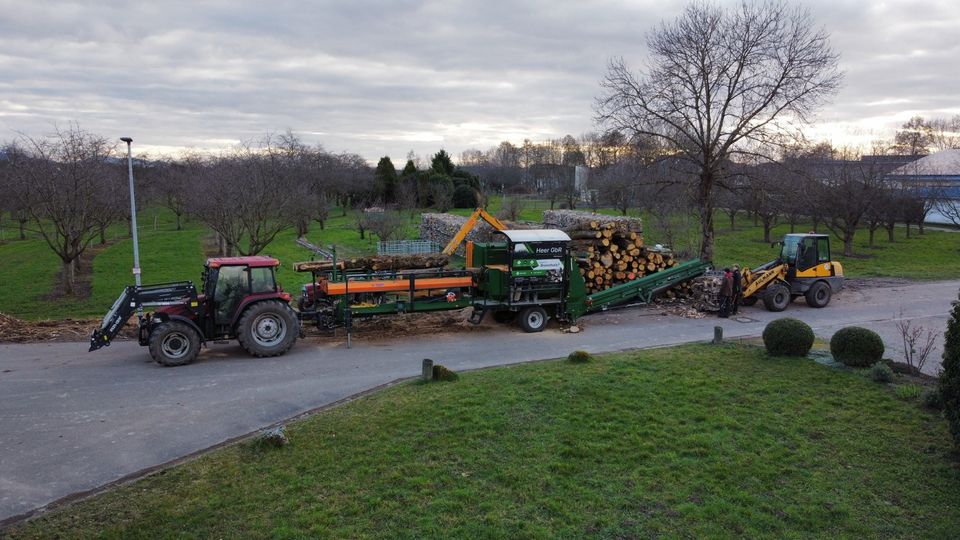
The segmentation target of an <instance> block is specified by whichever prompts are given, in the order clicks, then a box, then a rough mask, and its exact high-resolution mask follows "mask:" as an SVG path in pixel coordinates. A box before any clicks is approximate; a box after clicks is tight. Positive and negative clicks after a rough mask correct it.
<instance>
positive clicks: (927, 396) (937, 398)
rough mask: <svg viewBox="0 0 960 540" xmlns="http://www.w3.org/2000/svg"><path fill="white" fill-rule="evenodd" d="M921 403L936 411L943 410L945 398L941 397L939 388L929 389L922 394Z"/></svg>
mask: <svg viewBox="0 0 960 540" xmlns="http://www.w3.org/2000/svg"><path fill="white" fill-rule="evenodd" d="M920 401H922V402H923V406H924V407H926V408H928V409H933V410H936V411H939V410H942V409H943V397H942V396H941V395H940V389H939V388H927V389H926V390H924V391H923V393H922V394H920Z"/></svg>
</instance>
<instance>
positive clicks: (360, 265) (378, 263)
mask: <svg viewBox="0 0 960 540" xmlns="http://www.w3.org/2000/svg"><path fill="white" fill-rule="evenodd" d="M448 259H449V258H448V257H447V256H446V255H444V254H442V253H419V254H414V255H378V256H376V257H355V258H352V259H341V260H338V261H337V267H338V268H339V269H340V270H367V271H372V272H383V271H388V270H418V269H425V268H443V267H444V266H446V265H447V261H448ZM293 269H294V270H295V271H297V272H312V271H318V272H319V271H326V270H333V261H305V262H298V263H293Z"/></svg>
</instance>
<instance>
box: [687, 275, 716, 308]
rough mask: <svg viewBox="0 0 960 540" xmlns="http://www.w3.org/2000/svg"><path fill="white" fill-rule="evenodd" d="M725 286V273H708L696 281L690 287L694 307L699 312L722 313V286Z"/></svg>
mask: <svg viewBox="0 0 960 540" xmlns="http://www.w3.org/2000/svg"><path fill="white" fill-rule="evenodd" d="M722 284H723V272H717V271H712V272H707V273H706V274H704V275H702V276H700V277H698V278H696V279H694V280H693V281H691V282H690V283H689V285H688V287H689V291H690V297H691V299H692V305H693V307H694V309H697V310H699V311H720V301H719V295H720V286H721V285H722Z"/></svg>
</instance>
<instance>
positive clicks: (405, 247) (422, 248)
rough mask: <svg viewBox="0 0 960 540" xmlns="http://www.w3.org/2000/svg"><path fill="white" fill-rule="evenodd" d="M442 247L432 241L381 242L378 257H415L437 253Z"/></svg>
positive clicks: (378, 247) (378, 245)
mask: <svg viewBox="0 0 960 540" xmlns="http://www.w3.org/2000/svg"><path fill="white" fill-rule="evenodd" d="M441 247H442V246H441V245H440V244H439V243H437V242H434V241H432V240H393V241H390V242H379V243H378V244H377V255H415V254H418V253H437V252H439V251H440V249H441Z"/></svg>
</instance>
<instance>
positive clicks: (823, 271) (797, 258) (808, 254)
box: [780, 234, 843, 278]
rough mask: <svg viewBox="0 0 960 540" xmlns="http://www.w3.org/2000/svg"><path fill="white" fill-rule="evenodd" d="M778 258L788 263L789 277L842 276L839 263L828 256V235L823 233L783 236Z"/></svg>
mask: <svg viewBox="0 0 960 540" xmlns="http://www.w3.org/2000/svg"><path fill="white" fill-rule="evenodd" d="M782 244H783V245H782V247H781V249H780V260H781V261H782V262H785V263H787V264H788V265H789V267H790V269H789V274H790V277H791V278H792V277H796V278H827V277H835V276H842V275H843V270H842V267H841V265H840V263H837V262H834V261H833V260H832V259H831V257H830V237H829V236H827V235H825V234H788V235H786V236H784V238H783V243H782Z"/></svg>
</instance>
